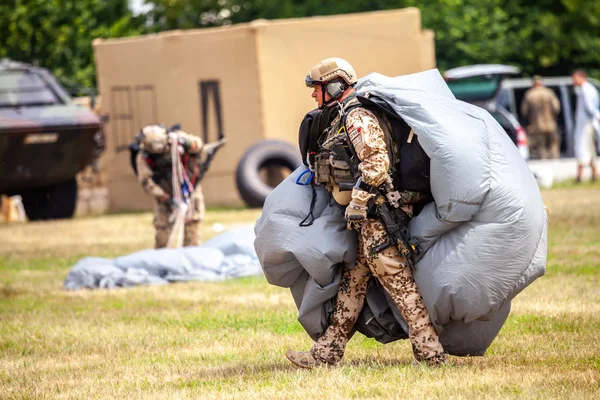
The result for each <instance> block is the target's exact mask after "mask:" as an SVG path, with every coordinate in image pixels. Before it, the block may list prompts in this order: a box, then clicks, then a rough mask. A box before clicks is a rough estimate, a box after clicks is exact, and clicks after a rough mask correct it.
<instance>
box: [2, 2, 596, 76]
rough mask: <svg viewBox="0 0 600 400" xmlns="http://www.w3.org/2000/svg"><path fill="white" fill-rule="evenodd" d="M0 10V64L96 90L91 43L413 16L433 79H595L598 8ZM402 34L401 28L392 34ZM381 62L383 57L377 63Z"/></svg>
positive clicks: (112, 6) (65, 6)
mask: <svg viewBox="0 0 600 400" xmlns="http://www.w3.org/2000/svg"><path fill="white" fill-rule="evenodd" d="M5 3H6V0H5V2H2V3H0V57H3V56H7V57H10V58H13V59H17V60H22V61H27V62H31V61H37V62H38V63H39V64H40V65H42V66H45V67H48V68H50V69H51V70H52V71H53V72H54V73H56V74H57V76H58V77H59V78H61V79H62V80H63V81H65V80H70V81H73V82H76V83H77V84H79V85H83V86H91V85H93V84H94V83H95V78H94V63H93V59H92V48H91V41H92V40H93V39H94V38H96V37H104V38H111V37H120V36H128V35H135V34H138V33H149V32H160V31H164V30H171V29H189V28H203V27H212V26H221V25H230V24H236V23H240V22H249V21H252V20H255V19H261V18H264V19H278V18H292V17H307V16H314V15H333V14H343V13H352V12H362V11H374V10H384V9H394V8H403V7H409V6H414V7H419V8H420V10H421V15H422V21H423V27H424V28H427V29H432V30H434V31H435V37H436V55H437V62H438V66H439V68H440V69H442V70H445V69H448V68H452V67H456V66H461V65H468V64H475V63H505V64H512V65H517V66H519V67H521V68H522V69H523V71H524V72H525V73H527V74H534V73H536V74H542V75H565V74H569V73H570V72H571V71H572V70H573V69H574V68H579V67H583V68H586V69H588V70H589V71H590V72H592V73H593V74H594V75H596V76H598V77H600V0H353V1H332V0H146V3H149V4H151V5H152V9H151V10H150V11H148V12H147V13H146V14H144V15H142V16H139V17H133V16H132V14H131V12H130V11H129V9H128V7H127V0H12V1H10V0H9V2H8V3H6V4H5ZM398 29H402V27H398ZM382 54H383V53H382Z"/></svg>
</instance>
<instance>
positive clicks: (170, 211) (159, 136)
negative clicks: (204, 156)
mask: <svg viewBox="0 0 600 400" xmlns="http://www.w3.org/2000/svg"><path fill="white" fill-rule="evenodd" d="M141 136H142V138H141V143H140V149H141V151H140V152H139V153H138V154H137V157H136V165H137V174H138V181H139V182H140V184H141V185H142V187H143V188H144V190H145V191H146V193H148V194H150V195H152V196H154V198H155V199H156V204H155V211H154V228H155V230H156V237H155V247H156V248H161V247H166V246H167V244H168V243H169V237H170V236H171V233H172V230H173V224H174V218H175V214H174V211H175V210H174V206H176V202H175V201H174V194H175V192H174V190H173V172H172V171H173V161H175V162H178V161H181V163H182V166H183V171H184V175H185V176H187V178H188V179H189V182H190V183H191V185H192V186H193V188H194V189H193V193H192V195H191V197H190V204H188V206H189V210H188V213H187V215H186V220H185V228H184V237H183V245H184V246H197V245H198V244H199V239H200V237H199V232H198V226H199V224H200V222H201V221H202V219H203V218H204V213H205V206H204V196H203V195H202V189H201V187H200V184H199V181H198V180H197V177H198V173H199V165H198V161H199V155H200V154H199V153H200V150H201V149H202V140H201V139H200V138H198V137H196V136H193V135H190V134H188V133H186V132H183V131H181V130H176V131H174V132H170V133H167V130H166V129H165V128H164V127H162V126H159V125H148V126H146V127H145V128H143V129H142V131H141ZM171 143H177V145H178V147H179V149H178V150H179V151H178V154H179V157H180V160H173V156H172V151H171ZM175 189H176V190H181V188H175Z"/></svg>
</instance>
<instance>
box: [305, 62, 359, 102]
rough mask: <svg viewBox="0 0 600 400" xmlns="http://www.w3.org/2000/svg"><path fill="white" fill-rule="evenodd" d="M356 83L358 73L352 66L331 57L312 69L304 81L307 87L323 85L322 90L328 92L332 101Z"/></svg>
mask: <svg viewBox="0 0 600 400" xmlns="http://www.w3.org/2000/svg"><path fill="white" fill-rule="evenodd" d="M356 81H357V77H356V71H354V68H353V67H352V65H350V63H349V62H348V61H346V60H344V59H343V58H339V57H330V58H326V59H324V60H322V61H319V62H318V63H317V64H316V65H315V66H313V67H312V68H311V70H310V72H309V73H308V75H306V78H305V79H304V83H305V84H306V87H314V86H315V85H321V88H322V89H324V90H323V92H325V90H326V91H327V93H329V95H330V96H331V98H332V99H337V98H338V97H340V96H341V95H342V94H343V93H344V91H345V90H346V89H347V88H348V87H349V86H353V85H354V84H355V83H356ZM324 96H325V94H324V93H323V97H324ZM323 100H324V99H323ZM323 104H325V101H323Z"/></svg>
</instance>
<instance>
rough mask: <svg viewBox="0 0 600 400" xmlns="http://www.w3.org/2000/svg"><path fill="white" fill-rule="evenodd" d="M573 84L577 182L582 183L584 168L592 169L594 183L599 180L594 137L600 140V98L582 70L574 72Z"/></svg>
mask: <svg viewBox="0 0 600 400" xmlns="http://www.w3.org/2000/svg"><path fill="white" fill-rule="evenodd" d="M571 77H572V79H573V84H574V85H575V87H577V90H576V92H577V108H576V109H575V128H574V129H573V132H574V133H573V136H574V139H575V140H574V141H575V143H574V145H575V157H576V158H577V177H576V178H575V181H576V182H581V176H582V174H583V167H586V166H588V165H589V166H590V168H591V169H592V181H595V180H596V179H598V172H597V170H596V165H595V161H596V158H597V152H596V145H595V143H594V137H596V138H597V139H598V140H600V109H599V108H598V106H599V105H600V96H599V95H598V91H597V90H596V88H595V87H594V85H592V84H591V83H589V82H588V80H587V74H586V73H585V71H584V70H582V69H577V70H575V71H573V74H572V75H571Z"/></svg>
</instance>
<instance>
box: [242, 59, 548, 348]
mask: <svg viewBox="0 0 600 400" xmlns="http://www.w3.org/2000/svg"><path fill="white" fill-rule="evenodd" d="M357 91H358V92H359V93H360V94H365V93H366V92H369V93H370V96H372V97H373V96H375V97H376V98H378V99H380V100H383V101H384V103H385V104H387V106H386V107H387V108H388V109H389V110H390V112H392V113H394V114H396V115H398V116H400V117H401V118H403V119H404V120H405V121H406V122H407V123H408V124H409V125H410V127H411V128H412V129H413V131H414V133H415V134H416V135H417V136H418V138H419V142H420V143H421V145H422V147H423V149H424V150H425V152H426V153H427V155H428V156H429V157H430V159H431V170H430V171H431V188H432V194H433V197H434V200H435V202H434V203H430V204H428V205H427V206H426V207H425V208H424V209H423V211H421V213H420V214H419V215H418V216H417V217H415V218H413V220H412V221H411V222H410V225H409V230H410V232H411V234H412V235H413V236H414V237H416V238H418V239H419V241H420V243H421V244H422V246H423V248H424V250H425V253H424V255H423V256H422V257H421V258H420V259H419V260H418V262H417V263H416V266H415V280H416V282H417V284H418V285H419V287H420V288H421V291H422V293H423V298H424V301H425V304H426V305H427V309H428V310H429V313H430V316H431V319H432V322H433V323H434V325H435V327H436V329H437V330H438V332H439V333H440V339H441V341H442V344H443V345H444V348H445V349H446V351H448V352H449V353H451V354H455V355H467V354H470V355H482V354H483V353H484V352H485V350H486V349H487V348H488V347H489V345H490V344H491V342H492V341H493V339H494V338H495V337H496V335H497V334H498V332H499V330H500V328H501V327H502V325H503V324H504V321H505V320H506V318H507V316H508V313H509V312H510V302H511V300H512V298H514V296H516V295H517V294H518V293H519V292H520V291H521V290H523V289H524V288H525V287H526V286H527V285H529V284H531V283H532V282H533V281H534V280H535V279H536V278H538V277H540V276H541V275H543V274H544V272H545V264H546V250H547V224H548V223H547V215H546V212H545V210H544V206H543V203H542V199H541V195H540V192H539V189H538V186H537V183H536V181H535V178H534V177H533V174H532V173H531V172H530V170H529V169H528V167H527V164H526V163H525V161H524V160H523V158H522V157H521V156H520V154H519V152H518V150H517V149H516V147H515V146H514V145H513V143H512V142H511V141H510V139H509V138H508V136H507V135H506V133H505V132H504V131H503V129H502V128H501V127H500V126H499V125H498V123H497V122H496V121H495V120H494V119H493V117H492V116H491V115H490V114H489V113H487V112H486V111H485V110H483V109H481V108H478V107H475V106H473V105H469V104H467V103H464V102H461V101H458V100H456V99H455V98H454V96H453V95H452V94H451V92H450V91H449V89H448V87H447V85H446V84H445V82H444V81H443V79H442V78H441V76H440V74H439V72H438V71H437V70H432V71H427V72H422V73H418V74H413V75H408V76H403V77H397V78H390V77H386V76H383V75H379V74H370V75H368V76H366V77H365V78H363V79H361V80H360V81H359V82H358V84H357ZM303 168H304V167H301V168H300V169H299V170H297V171H295V172H294V173H293V174H292V175H291V176H290V177H289V178H288V179H286V180H284V181H283V182H282V183H281V184H280V186H278V187H277V188H276V189H275V190H274V191H273V192H272V193H271V194H270V195H269V197H268V198H267V200H266V202H265V206H264V208H263V213H262V215H261V217H260V218H259V220H258V221H257V223H256V226H255V233H256V240H255V243H254V244H255V249H256V252H257V255H258V257H259V260H260V262H261V265H262V267H263V271H264V272H265V275H266V276H267V279H268V280H269V282H270V283H272V284H275V285H279V286H283V287H289V288H290V289H291V291H292V295H293V297H294V300H295V302H296V305H297V306H298V309H299V317H298V319H299V321H300V323H301V324H302V326H303V327H304V328H305V329H306V331H307V332H308V333H309V335H310V336H311V337H312V338H313V339H316V338H318V337H319V336H320V335H322V333H323V332H324V330H325V329H326V328H327V324H328V317H329V314H330V313H331V310H332V306H333V300H334V298H335V295H336V293H337V289H338V287H339V281H340V276H341V268H340V266H341V265H344V264H345V265H348V266H351V265H352V263H353V261H354V256H355V247H356V237H355V236H354V233H353V232H350V231H347V230H346V229H345V223H344V221H343V209H342V208H341V207H339V206H337V205H335V204H333V203H332V201H331V199H330V196H328V194H327V193H326V192H325V191H324V190H322V189H319V188H317V189H316V203H315V207H314V209H313V215H314V217H315V221H314V224H313V225H312V226H310V227H300V226H299V222H300V221H302V220H303V219H304V217H305V216H306V214H307V213H308V210H309V206H310V202H311V195H312V191H311V189H310V186H301V185H297V184H296V182H295V179H296V178H297V177H298V175H299V174H300V173H301V171H300V170H301V169H303ZM356 328H357V330H358V331H360V332H361V333H363V334H365V335H367V336H370V337H375V338H376V339H377V340H379V341H380V342H383V343H386V342H389V341H391V340H396V339H402V338H406V337H407V335H406V323H405V321H403V320H402V317H401V316H400V313H399V312H398V309H397V308H396V307H395V305H394V304H393V302H392V301H391V300H390V299H389V297H388V296H387V294H386V293H385V292H384V291H383V290H382V289H381V287H380V285H379V284H378V282H377V280H376V279H372V280H371V282H370V284H369V287H368V291H367V299H366V302H365V306H364V309H363V311H362V313H361V316H360V318H359V321H358V322H357V326H356Z"/></svg>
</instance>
